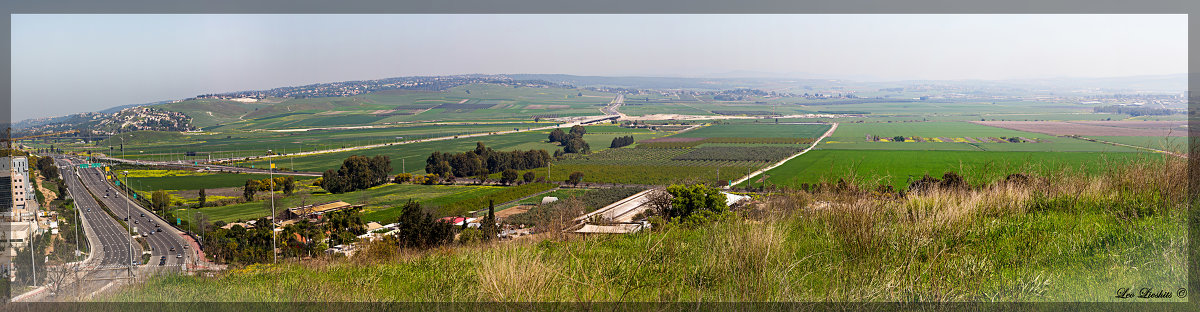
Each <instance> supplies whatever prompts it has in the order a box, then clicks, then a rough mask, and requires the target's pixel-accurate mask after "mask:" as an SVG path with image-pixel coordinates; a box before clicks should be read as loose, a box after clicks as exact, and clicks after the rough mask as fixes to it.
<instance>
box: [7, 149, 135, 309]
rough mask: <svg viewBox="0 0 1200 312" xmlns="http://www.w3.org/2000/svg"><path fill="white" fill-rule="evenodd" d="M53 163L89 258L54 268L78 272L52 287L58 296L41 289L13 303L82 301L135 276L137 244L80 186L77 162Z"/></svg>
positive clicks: (85, 189) (91, 195)
mask: <svg viewBox="0 0 1200 312" xmlns="http://www.w3.org/2000/svg"><path fill="white" fill-rule="evenodd" d="M55 161H56V163H57V164H58V165H59V166H60V168H62V170H60V171H59V172H60V173H61V174H62V177H63V180H64V181H66V184H67V193H68V194H69V195H70V197H71V198H72V199H74V202H75V207H76V209H78V210H79V215H80V216H81V217H82V221H83V227H82V228H83V230H84V235H85V237H86V238H87V241H88V245H89V246H90V247H91V248H90V249H89V255H88V257H87V259H85V260H84V261H82V262H81V263H78V264H77V265H73V266H59V267H57V268H55V269H57V270H68V271H69V270H71V269H74V270H77V271H76V272H77V273H78V274H69V275H68V277H67V278H66V279H65V280H62V283H64V285H63V287H56V288H59V289H60V290H61V293H57V294H56V293H52V292H51V291H49V290H48V288H46V287H43V288H39V289H37V290H35V291H33V292H30V293H27V294H23V295H21V296H18V297H17V298H14V301H24V302H29V301H47V300H57V301H61V300H74V299H82V298H85V297H87V296H88V295H90V294H93V293H95V292H97V291H100V290H103V289H108V288H110V287H111V286H112V285H114V283H117V282H120V281H122V280H128V278H129V277H131V276H133V275H134V274H136V273H135V270H133V269H132V266H133V265H135V264H137V262H141V254H142V247H141V245H140V244H137V243H135V242H134V241H133V239H132V237H131V235H130V234H129V232H128V231H127V230H126V229H125V228H124V227H123V226H121V224H120V223H118V222H117V221H116V220H114V219H113V218H112V217H111V216H109V215H108V213H106V212H104V209H103V208H102V207H101V206H100V203H99V202H97V201H96V199H95V198H93V194H92V193H91V192H89V191H88V189H87V188H86V187H84V184H83V182H82V180H81V179H80V178H82V177H83V176H84V175H85V174H86V173H84V172H81V171H80V170H78V168H77V167H76V165H78V164H79V162H75V161H71V160H69V159H61V158H60V159H56V160H55ZM96 196H97V197H102V196H103V195H102V194H101V195H96Z"/></svg>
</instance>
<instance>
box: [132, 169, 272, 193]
mask: <svg viewBox="0 0 1200 312" xmlns="http://www.w3.org/2000/svg"><path fill="white" fill-rule="evenodd" d="M173 171H174V170H173ZM183 173H185V174H182V175H177V176H158V177H135V176H132V175H130V177H129V182H130V183H131V184H132V185H133V188H134V189H136V190H139V191H157V190H198V189H201V188H205V189H214V188H222V187H240V186H244V185H246V180H249V179H255V180H262V179H266V178H268V177H269V175H266V174H244V173H208V174H199V175H197V174H186V173H192V172H191V171H185V172H183ZM121 179H122V180H124V176H122V177H121Z"/></svg>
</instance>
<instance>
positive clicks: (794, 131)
mask: <svg viewBox="0 0 1200 312" xmlns="http://www.w3.org/2000/svg"><path fill="white" fill-rule="evenodd" d="M828 130H829V126H828V125H784V124H780V125H776V124H762V125H754V124H730V125H711V126H704V127H701V128H699V129H695V130H691V131H688V132H684V133H680V134H676V135H673V136H672V137H677V138H816V137H820V136H821V135H822V134H825V131H828Z"/></svg>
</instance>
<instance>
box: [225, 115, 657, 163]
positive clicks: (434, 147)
mask: <svg viewBox="0 0 1200 312" xmlns="http://www.w3.org/2000/svg"><path fill="white" fill-rule="evenodd" d="M587 128H588V129H595V130H594V131H596V132H599V133H594V134H593V133H591V132H593V130H588V134H586V135H584V141H587V142H588V145H589V146H591V148H592V151H593V152H597V151H601V150H605V149H608V146H609V144H610V143H612V139H613V138H615V137H619V136H626V135H633V136H634V139H637V140H641V139H649V138H652V137H656V136H660V135H665V134H664V133H661V132H656V131H651V130H646V129H624V128H619V127H615V126H591V127H587ZM564 130H565V129H564ZM549 133H550V131H531V132H522V133H512V134H502V135H489V136H481V137H471V138H462V139H453V140H444V141H434V142H421V143H412V144H402V145H392V146H385V147H378V148H372V149H366V150H357V151H349V152H337V153H325V154H320V155H309V156H299V157H282V158H277V159H276V160H275V162H276V164H277V166H289V167H290V166H292V164H293V163H294V164H295V166H294V168H293V169H295V170H299V171H312V172H322V171H325V170H326V169H337V168H339V167H340V166H341V163H342V161H343V160H345V159H346V157H349V156H350V155H367V156H374V155H387V156H388V157H390V158H391V160H392V168H393V171H392V173H400V172H402V171H404V170H402V169H404V168H402V167H406V169H407V172H409V173H425V159H426V158H428V157H429V154H431V153H433V152H434V151H439V152H443V153H446V152H453V153H459V152H464V151H468V150H472V149H474V148H475V143H476V142H483V143H484V144H485V145H487V146H488V147H491V148H493V149H495V150H498V151H512V150H530V149H535V150H537V149H544V150H546V151H548V152H551V153H553V151H554V150H559V149H561V147H560V146H558V144H557V143H548V142H547V140H548V136H549ZM401 159H406V160H405V161H406V162H407V163H406V164H405V163H402V162H401ZM238 165H239V166H255V167H256V168H262V167H263V166H266V165H268V162H267V161H252V162H242V163H239V164H238ZM403 165H406V166H403Z"/></svg>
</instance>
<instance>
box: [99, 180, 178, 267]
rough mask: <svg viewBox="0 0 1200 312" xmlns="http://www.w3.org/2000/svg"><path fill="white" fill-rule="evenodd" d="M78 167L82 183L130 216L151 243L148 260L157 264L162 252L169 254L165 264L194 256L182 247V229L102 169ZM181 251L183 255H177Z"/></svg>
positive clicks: (119, 213) (132, 224)
mask: <svg viewBox="0 0 1200 312" xmlns="http://www.w3.org/2000/svg"><path fill="white" fill-rule="evenodd" d="M76 170H79V171H80V173H81V176H82V177H83V183H84V184H85V186H86V187H87V188H88V190H90V191H91V192H92V194H95V195H96V197H98V198H99V199H100V201H101V202H102V203H104V205H105V206H108V208H109V210H111V211H112V212H113V213H114V214H116V215H117V217H119V218H122V219H124V218H129V219H128V221H125V222H126V224H127V225H129V226H130V227H133V228H134V229H135V230H136V231H137V233H141V235H142V237H143V239H144V240H145V241H146V243H147V244H148V245H149V246H150V254H151V258H150V263H148V264H150V265H158V263H159V259H160V257H162V256H167V261H166V263H165V265H168V266H169V265H180V264H183V263H186V262H185V261H190V260H191V252H190V250H188V249H184V248H183V246H185V240H184V238H183V236H182V235H183V233H180V232H179V231H177V230H176V229H175V228H173V227H171V225H170V224H168V223H167V222H166V220H163V219H161V218H159V217H158V216H156V215H154V214H153V213H150V211H148V210H146V209H145V208H142V206H141V205H139V204H138V203H137V202H135V201H133V200H131V199H130V198H128V197H126V196H125V193H124V192H121V191H120V190H119V189H117V187H116V186H114V185H113V184H111V183H109V182H108V181H107V180H105V179H104V173H103V171H101V170H102V169H100V168H88V169H76ZM172 221H174V220H172ZM139 255H140V254H139ZM180 255H182V256H183V257H182V258H181V257H178V256H180Z"/></svg>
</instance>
